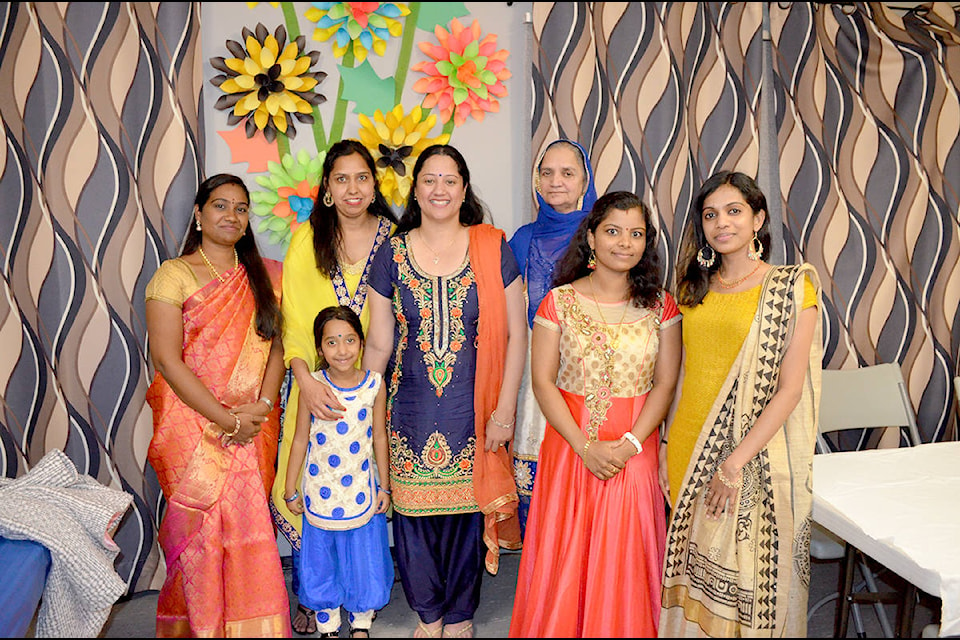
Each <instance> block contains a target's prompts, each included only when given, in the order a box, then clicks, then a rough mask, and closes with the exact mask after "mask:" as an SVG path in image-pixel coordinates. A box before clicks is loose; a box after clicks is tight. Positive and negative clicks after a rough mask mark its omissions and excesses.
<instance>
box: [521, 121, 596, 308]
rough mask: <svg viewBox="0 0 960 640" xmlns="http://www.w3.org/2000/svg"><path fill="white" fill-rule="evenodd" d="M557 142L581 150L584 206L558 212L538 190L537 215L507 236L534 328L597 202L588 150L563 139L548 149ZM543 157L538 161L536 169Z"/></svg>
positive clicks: (549, 146) (548, 147)
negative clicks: (561, 266)
mask: <svg viewBox="0 0 960 640" xmlns="http://www.w3.org/2000/svg"><path fill="white" fill-rule="evenodd" d="M558 142H567V143H569V144H572V145H573V146H574V147H576V148H577V149H579V150H580V155H581V156H582V157H583V167H584V169H585V170H586V173H587V190H586V192H585V193H584V194H583V205H582V207H581V208H580V209H577V210H574V211H571V212H570V213H560V212H559V211H557V210H556V209H554V208H553V207H551V206H550V205H549V204H547V203H546V202H544V200H543V196H541V195H540V192H539V191H538V192H537V205H538V206H539V209H538V210H537V218H536V220H534V221H533V222H530V223H528V224H525V225H523V226H522V227H520V228H519V229H517V230H516V232H515V233H514V234H513V238H511V239H510V248H511V249H512V250H513V255H514V256H516V258H517V263H518V264H519V265H520V273H522V274H523V277H524V280H525V281H526V283H527V298H528V299H529V303H528V306H527V324H529V325H530V326H531V327H533V317H534V316H535V315H537V309H538V308H539V307H540V303H541V302H542V301H543V298H544V297H545V296H546V295H547V293H548V292H549V291H550V289H551V287H552V286H553V270H554V268H555V267H556V265H557V263H558V262H559V261H560V259H561V258H562V257H563V254H564V253H565V252H566V250H567V247H568V245H569V244H570V240H571V238H573V234H574V232H576V230H577V227H578V226H580V222H581V221H582V220H583V219H584V218H585V217H586V216H587V214H588V213H590V210H591V209H592V208H593V203H594V202H596V201H597V187H596V185H594V183H593V167H591V166H590V160H589V159H588V158H587V151H586V149H584V148H583V147H582V146H580V144H579V143H577V142H574V141H573V140H565V139H563V138H561V139H559V140H555V141H553V142H551V143H550V144H549V145H548V146H547V148H546V149H544V152H543V153H544V155H546V153H547V151H548V150H549V149H550V148H551V147H552V146H553V145H555V144H557V143H558ZM542 162H543V156H540V161H539V162H537V172H539V170H540V164H541V163H542Z"/></svg>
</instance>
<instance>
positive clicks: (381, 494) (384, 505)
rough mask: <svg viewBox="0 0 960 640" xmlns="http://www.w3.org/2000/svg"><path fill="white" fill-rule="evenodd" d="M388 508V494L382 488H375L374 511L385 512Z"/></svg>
mask: <svg viewBox="0 0 960 640" xmlns="http://www.w3.org/2000/svg"><path fill="white" fill-rule="evenodd" d="M389 508H390V494H389V493H387V492H386V491H384V490H383V489H377V510H376V513H386V512H387V509H389Z"/></svg>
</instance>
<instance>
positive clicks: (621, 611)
mask: <svg viewBox="0 0 960 640" xmlns="http://www.w3.org/2000/svg"><path fill="white" fill-rule="evenodd" d="M602 307H609V308H608V309H606V310H605V311H600V308H602ZM621 308H622V306H620V305H604V304H602V303H601V304H600V305H596V304H595V303H594V301H593V300H592V299H589V298H586V297H584V296H581V295H580V294H579V293H577V292H576V291H575V290H574V289H573V288H572V287H571V286H570V285H564V286H562V287H558V288H556V289H554V290H553V291H551V292H550V294H548V295H547V297H546V298H545V299H544V302H543V304H542V305H541V307H540V310H539V311H538V313H537V318H536V320H535V321H536V322H538V323H540V324H541V325H542V326H544V327H546V328H548V329H551V330H555V331H559V332H560V334H561V337H560V351H561V354H560V356H561V357H560V371H559V374H558V380H557V386H558V387H559V388H560V391H561V394H562V395H563V398H564V400H565V401H566V404H567V407H568V408H569V409H570V412H571V414H572V415H573V417H574V418H576V419H577V422H578V424H580V426H581V429H583V430H584V432H586V433H587V434H588V436H589V437H591V439H595V440H596V439H599V440H618V439H619V438H620V437H621V436H622V435H623V434H624V433H625V432H627V431H629V430H630V428H631V427H632V426H633V424H634V422H635V420H636V419H637V416H638V415H639V414H640V410H641V409H642V408H643V404H644V401H645V400H646V394H647V392H648V391H649V389H650V386H651V384H652V379H653V367H654V364H655V363H656V357H657V349H658V346H659V328H660V327H662V326H667V325H668V324H670V323H673V322H677V321H679V319H680V316H679V312H678V310H677V307H676V303H675V302H674V301H673V298H671V297H670V296H669V294H666V293H665V294H664V301H663V304H662V305H661V306H660V307H659V308H658V309H654V310H650V309H645V308H635V307H630V308H629V309H628V311H627V312H626V315H625V316H624V319H623V322H622V323H621V324H620V325H619V326H618V325H609V324H607V323H606V322H604V321H603V319H604V317H607V318H609V317H619V315H620V313H619V310H620V309H621ZM615 311H616V312H617V313H615ZM615 345H616V346H617V348H614V346H615ZM658 444H659V432H658V431H654V432H653V433H651V434H650V436H649V437H648V438H647V439H646V441H645V442H643V451H642V452H640V453H639V454H637V455H635V456H633V457H632V458H630V460H629V461H628V462H627V465H626V467H625V468H624V469H623V470H622V471H621V472H620V473H618V474H617V475H616V476H614V477H613V478H612V479H610V480H606V481H604V480H600V479H598V478H597V477H596V476H594V475H593V474H592V473H590V471H589V470H588V469H587V468H586V466H585V465H584V464H583V462H582V461H581V459H580V457H579V456H578V455H577V454H576V453H575V452H574V451H573V450H572V449H571V447H570V445H569V444H568V443H567V441H566V440H565V439H564V438H563V436H561V435H560V434H559V433H558V432H557V431H556V430H555V429H554V428H553V427H552V426H550V425H549V424H548V425H547V430H546V434H545V436H544V440H543V444H542V445H541V447H540V463H539V464H540V468H539V472H538V474H537V483H536V485H535V486H534V492H533V498H532V502H531V505H530V517H529V520H528V522H527V532H526V537H525V538H524V544H523V553H522V556H521V559H520V570H519V575H518V579H517V592H516V597H515V600H514V607H513V617H512V619H511V623H510V637H514V638H516V637H655V636H656V635H657V622H658V618H659V615H660V586H661V582H660V580H661V572H662V567H663V558H664V548H665V539H666V515H665V513H666V512H665V501H664V497H663V494H662V493H661V492H660V487H659V485H658V482H657V465H658Z"/></svg>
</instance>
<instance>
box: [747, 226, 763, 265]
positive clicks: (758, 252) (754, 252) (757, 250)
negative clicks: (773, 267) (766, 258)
mask: <svg viewBox="0 0 960 640" xmlns="http://www.w3.org/2000/svg"><path fill="white" fill-rule="evenodd" d="M747 257H748V258H750V259H751V260H753V261H754V262H758V261H759V260H760V258H762V257H763V244H762V243H761V242H760V238H758V237H757V232H756V231H754V232H753V240H751V241H750V250H749V251H747Z"/></svg>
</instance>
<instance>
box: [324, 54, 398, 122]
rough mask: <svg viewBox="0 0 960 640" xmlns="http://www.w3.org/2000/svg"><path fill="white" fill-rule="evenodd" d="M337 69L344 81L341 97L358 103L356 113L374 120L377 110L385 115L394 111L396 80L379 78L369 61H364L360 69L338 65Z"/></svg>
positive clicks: (355, 108) (354, 110)
mask: <svg viewBox="0 0 960 640" xmlns="http://www.w3.org/2000/svg"><path fill="white" fill-rule="evenodd" d="M337 69H338V70H339V71H340V79H341V80H342V81H343V95H342V96H341V97H342V99H344V100H352V101H353V102H354V103H356V106H355V107H354V109H353V112H354V113H362V114H364V115H367V116H370V117H371V118H372V117H373V114H374V112H375V111H376V110H377V109H380V111H382V112H383V113H387V112H388V111H390V110H391V109H393V107H394V103H393V93H394V84H393V83H394V80H393V78H381V77H380V76H378V75H377V72H376V71H374V70H373V67H372V66H370V62H369V60H364V62H363V64H361V65H360V66H359V67H353V68H350V67H344V66H343V65H337Z"/></svg>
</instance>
